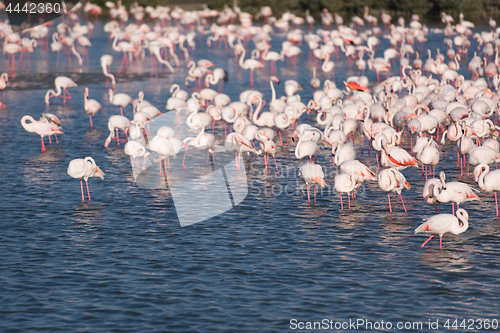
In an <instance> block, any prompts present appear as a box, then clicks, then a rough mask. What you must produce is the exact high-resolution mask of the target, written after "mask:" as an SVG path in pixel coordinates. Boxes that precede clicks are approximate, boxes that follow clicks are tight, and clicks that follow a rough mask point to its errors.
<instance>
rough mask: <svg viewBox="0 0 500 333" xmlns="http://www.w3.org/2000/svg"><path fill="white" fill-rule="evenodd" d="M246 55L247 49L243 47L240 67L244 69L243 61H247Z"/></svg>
mask: <svg viewBox="0 0 500 333" xmlns="http://www.w3.org/2000/svg"><path fill="white" fill-rule="evenodd" d="M245 54H246V53H245V48H243V47H242V48H241V56H240V62H239V64H240V66H241V67H243V68H244V65H243V59H245Z"/></svg>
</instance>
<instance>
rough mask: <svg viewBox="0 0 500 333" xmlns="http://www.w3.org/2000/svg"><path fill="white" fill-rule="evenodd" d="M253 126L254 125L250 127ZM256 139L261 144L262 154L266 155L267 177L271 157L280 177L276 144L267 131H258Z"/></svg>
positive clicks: (255, 135)
mask: <svg viewBox="0 0 500 333" xmlns="http://www.w3.org/2000/svg"><path fill="white" fill-rule="evenodd" d="M250 126H252V125H250ZM254 137H255V139H257V140H258V141H259V142H260V150H261V151H262V154H263V155H264V165H265V168H266V177H267V166H268V165H269V155H272V156H273V159H274V164H276V171H277V173H278V176H279V174H280V172H279V170H278V163H276V158H275V156H274V155H275V154H276V146H275V145H274V142H273V141H271V138H270V137H269V135H268V134H267V133H266V132H265V131H262V130H261V131H257V132H256V133H255V134H254Z"/></svg>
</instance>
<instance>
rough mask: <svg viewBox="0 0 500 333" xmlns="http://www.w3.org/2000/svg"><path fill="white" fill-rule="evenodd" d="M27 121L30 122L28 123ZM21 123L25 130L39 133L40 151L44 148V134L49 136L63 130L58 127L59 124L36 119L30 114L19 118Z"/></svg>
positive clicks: (60, 132) (61, 132)
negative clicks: (40, 140) (40, 139)
mask: <svg viewBox="0 0 500 333" xmlns="http://www.w3.org/2000/svg"><path fill="white" fill-rule="evenodd" d="M28 121H30V122H29V123H28ZM21 125H22V126H23V128H24V129H25V130H26V131H28V132H31V133H36V134H38V135H40V137H41V138H42V152H44V151H45V150H46V149H45V143H44V142H43V137H44V136H50V135H52V134H56V133H59V134H64V133H63V131H61V130H60V129H59V126H58V125H57V124H52V123H49V122H46V121H45V120H39V121H36V120H35V119H33V117H32V116H29V115H26V116H24V117H22V118H21Z"/></svg>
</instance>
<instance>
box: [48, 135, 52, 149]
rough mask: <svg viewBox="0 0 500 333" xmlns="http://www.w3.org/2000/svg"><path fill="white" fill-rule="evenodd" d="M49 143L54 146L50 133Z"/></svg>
mask: <svg viewBox="0 0 500 333" xmlns="http://www.w3.org/2000/svg"><path fill="white" fill-rule="evenodd" d="M49 144H50V145H51V146H52V139H51V138H50V135H49Z"/></svg>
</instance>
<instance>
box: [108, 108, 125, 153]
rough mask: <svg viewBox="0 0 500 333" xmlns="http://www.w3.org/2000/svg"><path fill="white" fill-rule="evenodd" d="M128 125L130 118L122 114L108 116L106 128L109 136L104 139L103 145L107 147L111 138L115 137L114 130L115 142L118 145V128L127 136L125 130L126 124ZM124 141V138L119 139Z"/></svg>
mask: <svg viewBox="0 0 500 333" xmlns="http://www.w3.org/2000/svg"><path fill="white" fill-rule="evenodd" d="M129 125H130V120H129V119H128V118H127V117H124V116H118V115H116V116H111V117H109V120H108V129H109V133H110V134H109V136H108V138H107V139H106V142H105V143H104V147H106V148H108V145H109V143H110V142H111V140H112V139H113V138H114V137H115V130H116V144H117V145H118V146H119V145H120V140H121V139H120V137H119V136H118V130H119V129H121V130H123V132H124V133H125V136H127V131H128V126H129ZM121 141H124V142H126V141H125V140H121Z"/></svg>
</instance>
